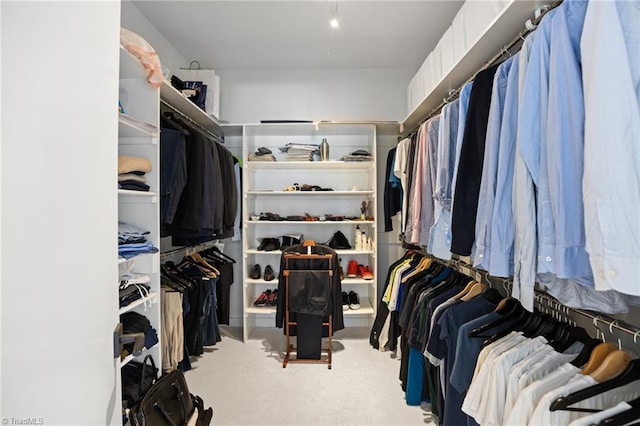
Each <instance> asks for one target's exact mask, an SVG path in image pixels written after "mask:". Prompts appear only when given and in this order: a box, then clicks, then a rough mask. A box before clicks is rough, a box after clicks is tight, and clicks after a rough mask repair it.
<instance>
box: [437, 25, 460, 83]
mask: <svg viewBox="0 0 640 426" xmlns="http://www.w3.org/2000/svg"><path fill="white" fill-rule="evenodd" d="M436 50H438V51H439V53H440V60H441V71H442V77H443V78H444V77H446V76H448V75H449V73H450V72H451V70H452V69H453V66H454V65H455V63H456V62H455V55H454V52H453V30H452V29H451V27H449V28H448V29H447V31H445V32H444V34H443V35H442V38H441V39H440V41H439V42H438V45H437V46H436Z"/></svg>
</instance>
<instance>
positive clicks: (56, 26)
mask: <svg viewBox="0 0 640 426" xmlns="http://www.w3.org/2000/svg"><path fill="white" fill-rule="evenodd" d="M0 9H1V11H2V13H1V15H2V16H1V21H0V22H1V25H0V31H1V34H2V46H1V49H0V52H1V55H2V76H1V78H2V80H1V86H2V97H1V104H2V108H1V109H2V112H1V120H2V127H1V135H2V158H1V161H2V163H1V168H0V170H1V177H0V182H1V184H2V190H1V191H0V194H1V195H0V199H1V207H2V212H1V222H0V244H1V247H2V257H1V261H0V262H1V268H0V270H1V280H2V297H1V303H2V306H1V325H2V332H1V339H2V355H1V357H0V359H1V362H2V377H1V379H2V382H1V386H0V388H1V389H2V391H3V392H2V400H1V404H2V405H1V407H0V417H1V418H3V420H6V422H5V423H8V424H18V422H20V421H21V420H23V419H25V418H30V419H33V418H35V419H36V420H37V419H42V421H43V422H44V423H43V424H47V425H71V424H75V425H105V424H114V425H115V424H120V423H121V418H120V417H119V412H120V407H119V398H118V397H117V395H118V393H116V386H117V375H119V371H118V370H116V368H115V363H116V360H114V357H113V338H112V332H113V329H114V328H115V326H116V323H117V320H118V306H117V295H118V290H117V279H118V270H117V263H116V252H117V220H116V218H117V194H116V190H115V178H116V174H117V137H118V126H117V121H118V119H117V104H118V78H117V76H118V57H119V20H120V3H119V2H117V1H109V2H107V1H103V2H24V1H2V2H0ZM12 418H14V420H12ZM21 424H22V423H21ZM24 424H26V423H24ZM33 424H41V423H33Z"/></svg>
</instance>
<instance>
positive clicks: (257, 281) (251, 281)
mask: <svg viewBox="0 0 640 426" xmlns="http://www.w3.org/2000/svg"><path fill="white" fill-rule="evenodd" d="M244 282H245V283H246V284H273V285H274V286H275V287H278V279H277V278H276V279H275V280H271V281H267V280H263V279H259V280H255V279H253V278H245V279H244Z"/></svg>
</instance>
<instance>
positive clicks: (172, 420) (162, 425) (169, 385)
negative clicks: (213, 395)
mask: <svg viewBox="0 0 640 426" xmlns="http://www.w3.org/2000/svg"><path fill="white" fill-rule="evenodd" d="M196 408H198V411H197V420H196V422H195V424H196V425H197V426H207V425H209V424H210V422H211V418H212V417H213V410H212V409H211V408H208V409H206V410H205V409H204V403H203V402H202V399H201V398H199V397H197V396H194V395H191V393H189V388H188V386H187V381H186V380H185V378H184V374H183V373H182V371H180V370H175V371H172V372H171V373H168V374H166V375H164V376H163V377H161V378H160V380H158V381H157V382H156V383H155V384H154V385H153V386H152V387H151V389H149V392H147V394H146V395H145V396H144V398H143V399H142V401H140V402H139V403H138V404H137V405H136V406H134V407H133V408H132V409H131V412H130V413H129V419H130V421H131V424H132V425H133V426H185V425H187V423H188V422H190V421H191V424H193V420H192V417H193V416H194V413H196Z"/></svg>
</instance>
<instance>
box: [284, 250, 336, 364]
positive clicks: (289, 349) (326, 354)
mask: <svg viewBox="0 0 640 426" xmlns="http://www.w3.org/2000/svg"><path fill="white" fill-rule="evenodd" d="M315 245H316V243H315V241H310V240H305V241H304V243H303V246H305V247H307V253H306V254H301V253H285V254H283V256H284V267H285V269H284V271H282V273H283V274H284V277H285V299H284V303H285V305H284V307H285V324H284V326H285V333H286V345H285V346H286V353H285V356H284V359H283V361H282V368H287V364H288V363H290V362H292V363H293V362H299V363H306V364H327V366H328V368H329V369H331V355H332V352H333V315H332V314H331V312H329V316H328V320H327V321H326V322H324V321H323V322H322V327H323V328H324V327H325V326H326V327H328V329H329V342H328V343H329V346H328V349H322V350H321V355H320V359H305V358H302V359H298V358H297V347H296V346H293V344H292V343H291V335H290V327H291V326H297V325H298V322H297V321H291V319H290V314H289V279H290V278H291V275H292V274H291V272H293V271H296V272H298V271H308V272H314V273H318V272H324V273H326V281H327V286H328V287H329V293H328V294H329V295H332V294H333V292H332V291H333V288H332V287H333V285H332V279H333V269H332V268H333V265H332V261H333V255H332V254H313V253H312V252H311V250H312V247H315ZM298 259H310V260H317V259H322V260H325V261H326V264H327V269H308V270H305V269H299V268H296V269H293V270H292V269H289V267H290V261H292V260H298ZM294 352H295V353H296V357H293V356H292V353H294Z"/></svg>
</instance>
